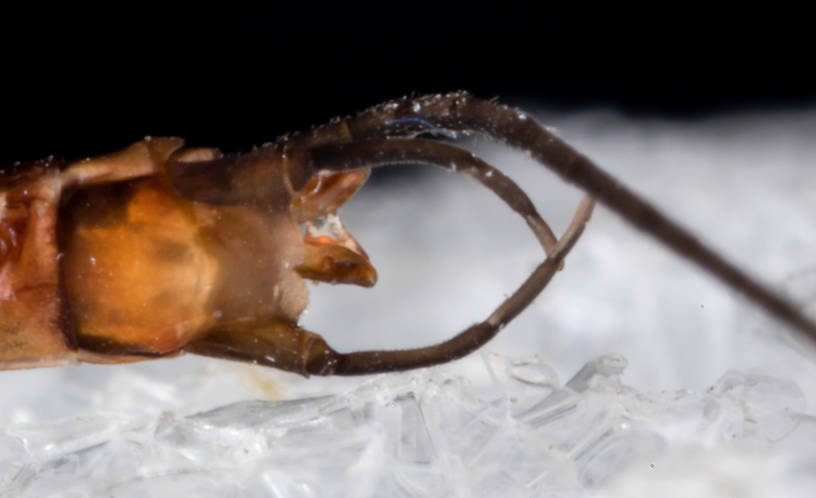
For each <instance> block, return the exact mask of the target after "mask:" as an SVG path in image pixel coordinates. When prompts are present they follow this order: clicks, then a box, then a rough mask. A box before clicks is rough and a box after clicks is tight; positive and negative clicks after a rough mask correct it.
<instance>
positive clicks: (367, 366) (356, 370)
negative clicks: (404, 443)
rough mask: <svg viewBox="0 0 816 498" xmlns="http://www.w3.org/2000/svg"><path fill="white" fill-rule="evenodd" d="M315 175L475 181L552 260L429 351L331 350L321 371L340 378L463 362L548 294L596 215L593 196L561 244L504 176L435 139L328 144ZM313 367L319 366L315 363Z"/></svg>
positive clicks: (315, 158)
mask: <svg viewBox="0 0 816 498" xmlns="http://www.w3.org/2000/svg"><path fill="white" fill-rule="evenodd" d="M310 154H311V158H310V160H311V166H312V167H313V168H314V169H315V170H334V171H342V170H346V169H354V168H363V167H373V166H382V165H386V164H405V163H407V164H416V163H425V164H431V165H434V166H439V167H442V168H445V169H448V170H451V171H457V172H463V173H467V174H469V175H471V176H473V177H474V178H475V179H477V180H478V181H480V182H481V183H482V184H484V185H485V186H486V187H488V188H489V189H491V190H492V191H493V192H494V193H496V195H498V196H499V197H500V198H501V199H502V200H504V201H505V202H506V203H507V204H508V205H509V206H510V207H511V208H512V209H513V210H514V211H516V212H517V213H518V214H519V215H521V216H522V217H524V219H525V220H526V221H527V223H528V225H529V226H530V228H531V229H532V230H533V232H534V233H535V234H536V236H537V238H538V239H539V242H540V243H541V245H542V247H544V250H545V251H546V253H547V255H548V257H547V259H546V261H544V263H542V264H541V265H540V266H539V267H538V268H537V269H536V270H535V271H534V272H533V274H532V275H530V277H529V278H528V279H527V280H526V281H525V282H524V284H522V286H521V287H519V289H518V290H516V292H515V293H514V294H513V295H512V296H510V297H509V298H508V299H507V300H505V302H504V303H502V304H501V305H500V306H499V307H498V308H497V309H496V310H495V311H494V312H493V314H491V315H490V316H489V317H488V318H487V319H486V320H485V321H483V322H481V323H478V324H476V325H473V326H471V327H469V328H468V329H466V330H465V331H463V332H461V333H460V334H458V335H456V336H455V337H453V338H452V339H450V340H448V341H445V342H442V343H440V344H437V345H434V346H429V347H425V348H417V349H408V350H399V351H361V352H355V353H349V354H338V353H336V352H334V351H329V350H327V351H326V353H325V355H324V357H325V358H326V362H327V363H326V364H324V365H320V368H319V372H316V371H312V372H310V373H322V374H334V375H359V374H371V373H378V372H388V371H396V370H407V369H410V368H419V367H426V366H430V365H435V364H439V363H445V362H448V361H451V360H454V359H457V358H461V357H463V356H465V355H467V354H469V353H471V352H472V351H474V350H476V349H478V348H480V347H481V346H482V345H484V344H485V343H487V342H488V341H489V340H490V339H492V338H493V337H494V336H495V335H496V333H498V331H499V330H501V328H502V327H503V326H504V325H505V324H507V323H508V322H509V321H510V320H512V319H513V318H515V316H516V315H518V314H519V313H520V312H521V311H522V310H523V309H524V308H526V307H527V306H528V305H529V304H530V303H531V302H532V301H533V299H535V298H536V296H538V294H539V293H540V292H541V291H542V290H543V289H544V287H545V286H546V285H547V284H548V283H549V281H550V279H552V277H553V275H554V274H555V272H556V271H558V270H559V269H560V268H561V266H562V265H563V261H564V258H565V256H566V255H567V253H568V252H569V251H570V249H571V248H572V246H573V245H574V244H575V242H576V241H577V240H578V237H579V236H580V234H581V232H582V231H583V229H584V226H585V225H586V223H587V221H589V217H590V215H591V213H592V207H593V205H594V201H593V199H592V198H591V197H590V196H587V198H585V199H584V200H583V201H582V203H581V205H580V206H579V208H578V210H577V211H576V214H575V216H574V218H573V221H572V223H571V225H570V227H569V228H568V230H567V232H566V233H565V235H564V237H562V238H561V240H556V239H555V236H554V235H553V234H552V231H551V230H550V229H549V227H548V226H547V224H546V223H545V222H544V220H543V219H541V217H540V216H539V214H538V213H537V212H536V210H535V207H534V206H533V204H532V202H531V201H530V199H529V198H528V197H527V195H526V194H525V193H524V192H523V191H522V190H521V189H520V188H519V187H518V186H517V185H516V184H515V183H513V182H512V180H510V179H509V178H507V177H506V176H504V175H503V174H502V173H501V172H499V171H498V170H496V169H495V168H493V167H492V166H490V165H488V164H487V163H485V162H484V161H482V160H481V159H478V158H476V157H474V156H473V155H472V154H471V153H470V152H467V151H465V150H462V149H459V148H457V147H453V146H451V145H447V144H443V143H439V142H434V141H431V140H420V139H414V140H372V141H368V142H363V143H353V144H340V145H326V146H321V147H316V148H313V149H311V150H310ZM313 367H317V365H314V364H313Z"/></svg>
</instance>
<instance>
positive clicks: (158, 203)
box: [0, 92, 816, 375]
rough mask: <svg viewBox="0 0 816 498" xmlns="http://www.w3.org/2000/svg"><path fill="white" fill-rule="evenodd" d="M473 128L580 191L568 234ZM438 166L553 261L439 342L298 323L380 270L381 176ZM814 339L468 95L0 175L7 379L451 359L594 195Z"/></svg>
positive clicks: (0, 351)
mask: <svg viewBox="0 0 816 498" xmlns="http://www.w3.org/2000/svg"><path fill="white" fill-rule="evenodd" d="M469 133H479V134H484V135H487V136H490V137H492V138H495V139H498V140H500V141H503V142H504V143H505V144H507V145H508V146H510V147H514V148H518V149H521V150H524V151H526V152H528V153H529V154H530V156H531V157H532V158H534V159H535V160H537V161H538V162H540V163H541V164H543V165H545V166H547V167H548V168H550V169H551V170H552V171H554V172H555V173H556V174H558V175H559V176H561V177H562V178H563V179H564V180H565V181H567V182H569V183H572V184H574V185H576V186H578V187H580V188H581V189H583V190H584V191H585V192H586V197H585V198H584V199H583V200H582V201H581V202H580V204H579V205H578V207H577V209H576V211H575V214H574V216H573V219H572V222H571V224H570V225H569V227H568V228H567V230H566V231H565V233H564V234H563V235H562V236H561V237H560V238H559V237H556V235H555V234H554V233H553V231H552V230H551V229H550V228H549V226H548V225H547V223H546V222H545V221H544V220H543V219H542V218H541V216H540V215H539V214H538V212H537V211H536V209H535V207H534V206H533V203H532V202H531V201H530V199H529V198H528V197H527V195H526V194H525V193H524V192H523V191H522V190H521V189H520V188H519V187H518V186H517V185H516V184H515V183H514V182H513V181H512V180H510V179H509V178H508V177H507V176H505V175H504V174H502V173H501V172H500V171H499V170H497V169H495V168H494V167H492V166H491V165H489V164H487V163H486V162H484V161H483V160H481V159H479V158H478V157H476V156H475V155H473V154H472V153H470V152H468V151H466V150H464V149H462V148H459V147H457V146H455V145H452V144H451V143H450V142H451V141H452V140H453V139H455V138H456V137H457V136H458V135H460V134H469ZM398 163H407V164H430V165H434V166H438V167H441V168H445V169H448V170H451V171H456V172H458V173H465V174H468V175H470V176H471V177H473V178H475V179H476V180H477V181H478V182H480V183H481V184H482V185H484V186H485V187H487V188H488V189H490V190H491V191H492V192H493V193H495V194H496V195H497V196H499V197H500V198H501V199H502V200H503V201H504V202H505V203H506V204H507V205H508V206H509V207H510V208H511V209H512V210H513V211H515V212H516V213H518V214H519V215H520V216H522V217H523V218H524V220H525V221H526V223H527V225H528V226H529V228H530V229H531V230H532V232H533V234H534V235H535V237H536V238H537V240H538V242H539V243H540V245H541V246H542V248H543V251H544V254H545V257H544V258H543V262H542V263H541V264H540V265H539V266H538V267H537V268H536V269H535V270H534V271H533V272H532V274H531V275H530V276H529V277H528V278H527V280H526V281H525V282H524V283H523V284H522V285H521V286H520V287H519V288H518V289H517V290H516V291H515V292H514V293H513V294H512V295H511V296H510V297H508V298H507V299H506V300H505V301H504V302H503V303H501V304H500V305H499V306H498V307H497V308H496V309H495V310H494V311H493V312H492V313H491V314H490V315H489V316H488V317H487V318H486V319H484V320H483V321H481V322H479V323H477V324H475V325H473V326H471V327H469V328H467V329H466V330H464V331H463V332H461V333H459V334H457V335H455V336H454V337H452V338H450V339H448V340H446V341H444V342H441V343H439V344H436V345H432V346H428V347H422V348H416V349H407V350H393V351H360V352H353V353H339V352H337V351H335V350H334V349H332V348H331V347H330V346H329V345H328V344H327V343H326V341H324V340H323V339H322V338H321V337H320V336H319V335H317V334H315V333H312V332H310V331H307V330H305V329H303V328H301V327H300V326H299V325H298V318H299V317H300V315H301V314H302V313H303V311H304V309H305V308H306V305H307V302H308V295H307V289H306V285H305V279H311V280H314V281H322V282H331V283H345V284H356V285H362V286H371V285H374V283H375V282H376V278H377V274H376V271H375V270H374V268H373V267H372V265H371V263H370V262H369V259H368V256H367V255H366V253H365V251H363V249H362V248H361V247H360V246H359V244H358V243H357V242H356V241H355V240H354V239H353V238H352V237H351V235H350V234H349V233H348V232H347V230H346V229H345V227H344V226H343V224H342V222H341V221H340V219H339V218H338V216H337V214H336V211H337V209H338V207H340V206H341V205H342V204H343V203H344V202H346V201H347V200H348V199H349V198H350V197H351V196H352V195H353V194H354V192H356V191H357V190H358V189H359V188H360V187H361V186H362V185H363V183H364V182H365V181H366V179H367V178H368V176H369V173H370V171H371V168H373V167H377V166H382V165H389V164H398ZM596 199H597V200H598V201H600V202H602V203H603V204H605V205H606V206H608V207H609V208H610V209H612V210H613V211H615V212H617V213H618V214H619V215H621V216H622V217H624V218H625V219H626V220H627V221H629V222H630V223H632V224H633V225H635V226H636V227H638V228H639V229H641V230H643V231H645V232H646V233H649V234H650V235H652V236H654V237H656V238H657V239H658V240H660V241H661V242H662V243H664V244H665V245H666V246H668V247H669V248H671V249H673V250H674V251H676V252H677V253H678V254H680V255H682V256H684V257H686V258H688V259H690V260H692V261H694V262H695V263H697V264H698V265H700V266H702V267H703V268H704V269H706V270H708V271H709V272H711V273H712V274H713V275H714V276H715V277H717V278H718V279H720V280H721V281H723V282H724V283H726V284H727V285H729V286H731V287H732V288H734V289H736V290H738V291H740V292H742V293H744V294H745V295H746V296H747V297H748V298H750V299H751V300H753V301H754V302H755V303H756V304H758V305H759V306H761V307H762V308H764V309H765V310H767V311H768V312H769V313H771V314H773V315H774V316H776V317H778V318H780V319H782V320H783V321H785V322H787V323H788V324H789V325H791V326H793V327H795V328H797V329H798V330H800V331H801V332H804V333H805V334H807V335H809V336H810V337H811V338H816V325H814V324H813V323H812V322H811V321H809V320H808V319H807V318H806V317H805V316H803V315H802V314H801V312H800V311H798V310H797V309H796V308H795V307H794V306H792V305H791V304H789V303H788V302H786V301H785V300H783V299H781V298H780V297H778V296H776V295H775V294H774V293H772V292H770V291H768V290H767V289H766V288H765V287H763V286H762V285H760V284H758V283H756V282H755V281H753V280H752V279H751V278H749V277H748V276H747V275H746V274H745V273H744V272H742V271H740V270H739V269H738V268H736V267H735V266H733V265H732V264H730V263H728V262H727V261H725V260H724V259H723V258H721V257H720V256H718V255H717V254H716V253H714V252H713V251H711V250H710V249H708V248H706V247H705V246H704V245H703V244H701V243H700V242H699V241H698V240H697V239H695V238H694V237H693V236H692V235H690V234H689V233H688V232H687V231H686V230H684V229H682V228H681V227H679V226H677V225H676V224H675V223H673V222H672V221H671V220H669V219H667V218H666V217H665V216H664V215H662V214H661V213H660V212H658V211H657V210H656V209H654V208H653V207H652V206H651V205H649V204H648V203H647V202H645V201H644V200H642V199H640V198H639V197H638V196H637V195H635V194H634V193H632V192H631V191H629V190H628V189H627V188H625V187H624V186H623V185H621V184H620V183H619V182H618V181H616V180H615V179H614V178H612V177H611V176H610V175H608V174H607V173H605V172H603V171H602V170H601V169H599V168H598V167H597V166H595V165H594V164H593V163H592V162H591V161H590V160H589V159H588V158H587V157H585V156H583V155H582V154H580V153H578V152H576V151H575V150H574V149H572V148H571V147H570V146H569V145H567V144H566V143H565V142H563V141H562V140H560V139H559V138H557V137H556V136H554V135H553V134H551V133H550V132H548V131H547V130H546V129H544V128H542V127H541V126H539V125H538V124H537V123H536V122H535V121H534V120H533V119H531V118H530V117H529V116H528V115H527V114H526V113H524V112H523V111H520V110H518V109H512V108H508V107H506V106H503V105H500V104H498V103H496V102H494V101H483V100H479V99H476V98H473V97H471V96H470V95H468V94H467V93H465V92H455V93H450V94H446V95H429V96H425V97H419V98H413V99H410V98H403V99H401V100H395V101H390V102H386V103H384V104H381V105H378V106H375V107H372V108H370V109H368V110H366V111H363V112H361V113H359V114H357V115H355V116H351V117H347V118H344V119H335V120H333V121H331V122H329V123H328V124H326V125H323V126H320V127H316V128H314V129H312V130H310V131H308V132H305V133H296V134H291V135H287V136H284V137H281V138H279V139H278V140H277V141H275V142H273V143H270V144H267V145H265V146H263V147H260V148H257V149H255V150H253V151H251V152H248V153H245V154H236V155H224V154H222V153H221V152H219V151H218V150H217V149H208V148H184V144H183V141H182V140H181V139H178V138H146V139H144V140H142V141H140V142H137V143H135V144H133V145H131V146H130V147H128V148H126V149H123V150H121V151H119V152H115V153H112V154H109V155H104V156H100V157H94V158H89V159H85V160H80V161H75V162H67V163H66V162H63V161H60V160H57V159H53V158H49V159H45V160H41V161H36V162H34V163H31V164H25V165H15V166H12V167H9V168H5V169H3V170H2V171H0V369H12V368H33V367H44V366H56V365H65V364H72V363H77V362H92V363H124V362H130V361H138V360H145V359H152V358H162V357H170V356H174V355H177V354H180V353H184V352H189V353H195V354H200V355H206V356H213V357H218V358H226V359H232V360H241V361H248V362H253V363H257V364H263V365H268V366H272V367H277V368H281V369H284V370H289V371H293V372H297V373H300V374H303V375H310V374H315V375H356V374H367V373H377V372H387V371H396V370H406V369H411V368H418V367H424V366H429V365H434V364H438V363H444V362H448V361H451V360H454V359H456V358H460V357H462V356H464V355H467V354H468V353H470V352H472V351H474V350H476V349H478V348H479V347H481V346H482V345H484V344H485V343H486V342H487V341H489V340H490V339H491V338H492V337H493V336H495V335H496V333H498V331H499V330H501V329H502V327H503V326H504V325H506V324H507V323H508V322H510V321H511V320H512V319H513V318H514V317H515V316H516V315H518V314H519V313H520V312H521V311H522V310H524V308H525V307H527V306H528V305H529V304H530V303H531V302H532V301H533V299H535V297H536V296H537V295H538V294H539V293H540V292H541V291H542V290H543V289H544V287H545V286H546V285H547V283H548V282H549V281H550V280H551V279H552V278H553V276H554V275H555V274H556V273H557V272H558V271H559V270H560V269H561V268H562V267H563V266H564V262H565V258H566V256H567V254H568V253H569V251H570V249H571V248H572V247H573V246H574V245H575V243H576V242H577V241H578V239H579V237H580V235H581V232H582V231H583V230H584V228H585V225H586V224H587V222H588V220H589V218H590V215H591V213H592V209H593V205H594V202H595V200H596Z"/></svg>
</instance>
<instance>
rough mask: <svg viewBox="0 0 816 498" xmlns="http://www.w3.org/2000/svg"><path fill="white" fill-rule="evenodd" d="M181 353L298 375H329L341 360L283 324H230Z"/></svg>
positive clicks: (315, 337)
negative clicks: (234, 361)
mask: <svg viewBox="0 0 816 498" xmlns="http://www.w3.org/2000/svg"><path fill="white" fill-rule="evenodd" d="M184 351H185V352H188V353H194V354H198V355H202V356H212V357H214V358H223V359H227V360H238V361H245V362H249V363H255V364H257V365H266V366H269V367H275V368H279V369H281V370H288V371H290V372H295V373H299V374H301V375H309V374H314V375H331V374H332V373H333V368H334V367H335V365H336V363H337V361H338V358H339V357H340V355H339V354H338V353H336V352H335V351H334V350H332V349H331V348H330V347H329V346H328V345H327V344H326V341H324V340H323V338H322V337H320V336H319V335H317V334H313V333H311V332H309V331H308V330H305V329H302V328H300V327H298V326H297V325H295V324H293V323H289V322H284V321H275V322H271V323H255V322H246V323H241V324H234V325H230V326H229V327H225V328H224V329H220V330H215V331H213V332H211V333H208V334H207V335H206V336H205V337H203V338H201V339H199V340H197V341H193V342H191V343H190V344H187V345H186V346H184Z"/></svg>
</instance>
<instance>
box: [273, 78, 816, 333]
mask: <svg viewBox="0 0 816 498" xmlns="http://www.w3.org/2000/svg"><path fill="white" fill-rule="evenodd" d="M439 130H442V131H444V132H445V133H447V134H450V133H451V132H462V133H465V134H468V133H470V132H476V133H480V134H485V135H488V136H490V137H493V138H496V139H498V140H501V141H503V142H505V143H506V144H507V145H509V146H511V147H515V148H518V149H521V150H524V151H526V152H528V153H529V154H530V155H531V156H532V157H533V158H535V159H536V160H538V161H539V162H541V163H542V164H544V165H545V166H547V167H548V168H550V169H551V170H553V171H554V172H555V173H557V174H558V175H559V176H560V177H561V178H563V179H564V180H565V181H567V182H568V183H572V184H574V185H576V186H578V187H580V188H581V189H583V190H584V191H586V192H587V193H588V194H591V195H593V196H594V197H596V198H597V199H598V200H599V201H601V202H602V203H604V204H605V205H606V206H607V207H609V208H610V209H611V210H613V211H615V212H616V213H618V214H619V215H620V216H622V217H623V218H625V219H626V220H627V221H628V222H629V223H631V224H632V225H634V226H635V227H637V228H638V229H640V230H642V231H643V232H645V233H647V234H649V235H651V236H652V237H654V238H656V239H658V240H659V241H660V242H661V243H663V244H664V245H666V246H667V247H669V248H670V249H672V250H673V251H674V252H675V253H677V254H678V255H680V256H682V257H684V258H686V259H688V260H689V261H692V262H694V263H696V264H697V265H699V266H701V267H702V268H703V269H705V270H706V271H708V272H709V273H711V274H712V275H713V276H714V277H716V278H717V279H718V280H720V281H722V282H723V283H725V284H727V285H728V286H730V287H731V288H732V289H734V290H736V291H738V292H740V293H741V294H743V295H745V296H746V297H747V298H749V299H750V300H752V301H753V302H754V303H755V304H756V305H758V306H760V307H761V308H763V309H764V310H765V311H766V312H768V313H769V314H771V315H773V316H775V317H776V318H778V319H780V320H782V321H783V322H785V323H787V324H788V325H790V326H792V327H794V328H796V329H798V330H799V331H800V332H802V333H804V334H805V335H807V336H809V337H810V338H811V340H816V324H815V323H814V322H813V321H811V320H810V319H809V318H807V317H806V316H805V315H804V314H802V312H801V311H800V310H799V309H797V308H796V307H795V306H794V305H792V304H791V303H790V302H788V301H786V300H785V299H783V298H782V297H780V296H778V295H777V294H776V293H775V292H773V291H771V290H769V289H768V288H767V287H765V286H764V285H763V284H761V283H759V282H758V281H756V280H755V279H753V278H752V277H750V276H749V275H747V274H746V273H745V272H743V271H742V270H740V269H739V268H737V267H736V266H734V265H733V264H731V263H729V262H728V261H727V260H725V259H724V258H723V257H722V256H720V255H719V254H717V253H716V252H715V251H713V250H712V249H710V248H708V247H707V246H705V245H704V244H703V243H702V242H700V241H699V240H698V239H697V238H696V237H694V236H693V235H692V234H691V233H689V232H688V231H687V230H686V229H684V228H682V227H681V226H679V225H678V224H676V223H675V222H673V221H672V220H670V219H669V218H667V217H666V216H665V215H663V214H662V213H661V212H659V211H658V210H657V209H655V208H654V207H653V206H652V205H651V204H649V203H648V202H647V201H645V200H644V199H642V198H641V197H640V196H638V195H637V194H635V193H634V192H632V191H631V190H629V189H627V188H626V187H624V186H623V185H622V184H621V183H619V182H618V181H617V180H616V179H615V178H613V177H612V176H610V175H609V174H607V173H606V172H604V171H602V170H601V169H600V168H599V167H598V166H596V165H595V164H594V163H593V162H592V161H591V160H590V159H588V158H587V157H586V156H584V155H582V154H580V153H579V152H577V151H576V150H574V149H573V148H572V147H570V146H569V145H568V144H566V143H565V142H563V141H562V140H561V139H559V138H558V137H556V136H555V135H553V134H552V133H550V132H548V131H547V130H545V129H543V128H542V127H540V126H539V125H538V124H537V123H535V121H534V120H533V119H531V118H530V117H529V116H528V115H527V114H525V113H523V112H522V111H519V110H517V109H512V108H508V107H507V106H502V105H499V104H497V103H496V102H493V101H483V100H479V99H475V98H473V97H471V96H470V95H468V94H467V93H466V92H455V93H450V94H447V95H429V96H425V97H420V98H417V99H402V100H397V101H391V102H386V103H384V104H381V105H378V106H375V107H372V108H370V109H368V110H366V111H363V112H361V113H360V114H358V115H356V116H353V117H349V118H346V119H343V120H335V121H333V122H331V123H329V124H327V125H325V126H322V127H318V128H315V129H313V130H311V131H310V132H307V133H304V134H300V135H293V136H289V137H283V138H282V139H281V143H282V144H284V146H287V147H290V148H294V149H298V148H306V149H309V148H319V147H321V146H325V145H328V144H343V143H350V142H363V141H368V140H376V139H382V138H392V139H393V138H412V137H414V136H416V135H419V134H423V133H436V132H438V131H439Z"/></svg>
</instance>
